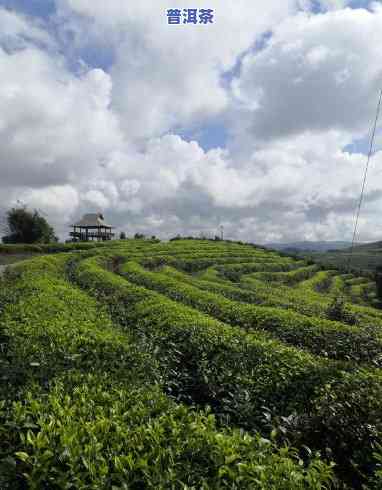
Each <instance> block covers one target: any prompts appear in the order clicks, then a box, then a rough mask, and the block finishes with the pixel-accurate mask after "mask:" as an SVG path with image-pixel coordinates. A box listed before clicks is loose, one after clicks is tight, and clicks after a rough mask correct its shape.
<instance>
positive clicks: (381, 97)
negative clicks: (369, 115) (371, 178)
mask: <svg viewBox="0 0 382 490" xmlns="http://www.w3.org/2000/svg"><path fill="white" fill-rule="evenodd" d="M381 99H382V89H381V91H380V92H379V99H378V105H377V111H376V114H375V120H374V125H373V129H372V133H371V139H370V148H369V154H368V156H367V162H366V167H365V172H364V175H363V181H362V188H361V195H360V198H359V202H358V206H357V211H356V215H355V223H354V231H353V239H352V242H351V248H350V255H349V261H348V272H349V271H350V265H351V261H352V258H353V250H354V243H355V239H356V235H357V229H358V221H359V215H360V213H361V206H362V201H363V195H364V192H365V185H366V179H367V173H368V170H369V164H370V159H371V155H372V153H373V146H374V138H375V131H376V129H377V122H378V118H379V112H380V109H381Z"/></svg>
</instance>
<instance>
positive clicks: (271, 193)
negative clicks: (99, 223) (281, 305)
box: [0, 0, 382, 242]
mask: <svg viewBox="0 0 382 490" xmlns="http://www.w3.org/2000/svg"><path fill="white" fill-rule="evenodd" d="M60 2H61V3H62V5H63V6H65V8H64V9H63V10H62V11H61V12H60V17H59V18H58V17H57V16H55V15H54V14H55V3H54V2H53V1H49V0H40V1H36V0H34V1H33V0H29V1H27V0H0V27H2V29H0V69H1V70H2V83H1V85H0V207H1V208H6V207H8V206H9V205H11V204H12V203H14V202H17V200H18V199H20V200H22V201H23V202H25V203H27V204H28V205H29V206H31V207H33V206H34V207H37V208H38V209H43V210H44V212H45V213H46V214H47V216H49V218H50V220H51V221H52V222H53V223H54V224H55V226H56V228H57V231H58V233H59V234H60V236H63V237H64V236H65V233H66V231H67V223H68V222H70V221H72V220H73V219H77V218H78V217H79V216H80V215H81V213H84V212H92V211H94V210H95V211H97V210H100V211H103V212H104V214H105V215H106V216H107V218H108V221H111V222H113V223H117V224H118V226H120V227H121V228H122V229H123V228H124V229H125V230H126V231H128V230H132V231H133V232H145V233H151V234H156V235H159V236H163V237H167V236H171V235H173V234H177V233H181V234H182V233H185V232H187V233H190V232H191V233H192V232H194V233H195V234H198V233H199V232H200V230H203V231H204V232H206V230H208V229H210V228H211V230H214V232H215V231H216V220H217V217H219V221H221V222H222V223H224V226H225V230H226V234H227V237H231V238H240V239H244V240H253V241H257V242H266V241H282V242H285V241H295V240H303V239H305V240H310V239H317V240H325V239H326V240H330V239H333V240H336V239H349V237H351V233H352V224H353V211H354V204H355V202H356V197H357V195H358V192H359V187H360V181H361V178H362V172H363V168H364V164H365V153H367V151H368V147H369V141H368V133H369V130H370V124H371V120H372V118H373V115H374V113H375V103H376V102H375V101H376V96H377V94H376V91H378V84H379V83H380V80H381V79H382V53H381V50H380V49H379V46H380V45H382V8H381V9H378V8H377V7H376V4H374V7H373V8H370V9H369V10H365V9H364V8H362V7H365V6H367V5H368V2H362V1H358V2H351V3H350V4H349V3H348V5H350V6H351V7H352V8H353V10H351V9H343V8H341V5H340V4H341V2H339V1H337V0H322V3H321V4H319V3H318V2H316V3H315V6H314V8H313V11H312V12H311V13H312V15H307V14H306V12H305V14H304V13H303V12H301V11H297V9H296V4H297V2H296V0H283V1H282V2H281V1H280V0H267V1H264V2H259V3H257V4H256V8H253V3H252V2H251V3H250V7H248V8H247V5H249V3H248V2H249V0H236V1H235V7H236V6H237V5H239V7H238V8H235V9H232V0H220V3H219V21H218V22H216V23H215V24H214V25H213V26H210V27H208V28H206V29H203V30H198V29H193V28H192V26H187V28H184V27H183V26H181V28H180V29H177V30H175V29H173V27H169V26H167V25H166V23H165V22H163V11H164V9H165V8H167V7H170V6H171V5H172V4H171V5H170V0H166V1H165V0H163V5H165V7H163V6H162V4H160V5H159V4H158V1H157V0H143V1H142V2H140V3H139V4H137V3H135V2H128V1H127V0H126V2H121V1H119V0H118V1H117V0H110V2H105V1H104V0H70V2H69V1H66V0H60ZM174 2H176V4H177V5H178V4H179V5H180V0H174ZM201 2H202V0H195V5H196V4H197V6H199V5H201ZM187 3H189V0H187ZM343 3H345V2H343ZM323 4H325V5H329V6H330V8H328V9H324V8H323V7H322V5H323ZM320 5H321V6H320ZM1 7H5V8H6V9H7V10H4V9H2V8H1ZM216 8H218V7H216ZM11 11H12V12H13V13H11ZM241 12H242V14H241ZM20 14H26V17H25V16H23V15H20ZM31 19H32V20H31ZM33 19H34V20H33ZM158 19H160V21H159V20H158ZM36 20H37V22H36ZM1 23H3V26H1ZM378 26H380V28H379V29H377V27H378ZM2 32H3V33H5V36H2ZM238 32H240V35H238V34H237V33H238ZM361 32H362V35H360V33H361ZM73 33H75V34H73ZM74 36H75V37H74ZM371 38H373V39H374V41H373V43H370V42H369V40H370V39H371ZM2 46H3V47H5V48H6V47H7V46H8V47H9V46H13V48H12V49H3V50H2V49H1V47H2ZM243 66H245V69H243ZM362 133H364V136H362ZM360 135H361V136H360ZM379 140H380V130H378V134H377V145H376V149H377V150H379ZM379 153H380V152H379V151H376V152H375V155H374V157H373V160H372V162H371V166H370V179H369V181H368V186H367V196H366V201H365V202H367V209H365V214H364V215H363V219H364V221H363V222H362V223H361V224H360V225H361V226H360V229H361V232H362V233H363V236H362V237H361V238H362V240H368V239H373V238H378V236H377V230H378V226H377V225H376V223H377V222H378V220H379V216H380V209H381V207H382V194H381V191H380V188H382V173H380V172H379V169H380V168H382V161H381V162H380V163H379V164H378V162H379V159H380V156H379ZM211 233H212V232H211Z"/></svg>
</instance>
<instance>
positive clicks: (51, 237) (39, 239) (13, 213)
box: [2, 206, 58, 243]
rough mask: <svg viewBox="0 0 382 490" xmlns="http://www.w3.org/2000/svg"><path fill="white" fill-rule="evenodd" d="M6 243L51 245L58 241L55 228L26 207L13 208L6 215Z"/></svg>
mask: <svg viewBox="0 0 382 490" xmlns="http://www.w3.org/2000/svg"><path fill="white" fill-rule="evenodd" d="M6 233H7V235H6V236H4V237H3V239H2V240H3V242H4V243H49V242H57V241H58V239H57V237H56V235H55V233H54V230H53V228H52V227H51V226H50V225H49V223H48V222H47V221H46V219H45V218H44V217H43V216H41V215H40V214H39V212H38V211H36V210H34V211H29V210H28V209H27V208H26V206H22V207H18V208H12V209H10V210H9V211H7V213H6Z"/></svg>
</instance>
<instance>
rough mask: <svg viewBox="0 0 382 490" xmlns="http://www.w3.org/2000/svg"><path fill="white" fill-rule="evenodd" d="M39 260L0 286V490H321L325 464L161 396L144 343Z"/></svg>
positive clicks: (48, 261) (60, 263)
mask: <svg viewBox="0 0 382 490" xmlns="http://www.w3.org/2000/svg"><path fill="white" fill-rule="evenodd" d="M69 259H71V260H73V257H70V256H66V257H65V258H62V257H60V258H58V257H54V256H53V257H49V258H38V259H34V260H33V261H28V262H25V263H24V264H20V265H18V266H16V267H15V268H14V269H13V271H12V272H11V273H9V274H8V275H7V277H6V279H5V280H4V281H3V282H2V283H1V285H2V286H3V287H2V290H1V299H0V301H1V316H0V332H1V346H2V350H1V358H0V360H1V374H2V381H3V382H4V383H5V384H4V385H2V386H1V391H0V393H1V401H0V487H1V489H2V490H7V489H9V490H11V489H12V490H16V489H20V490H21V489H24V488H30V489H32V490H40V489H42V488H75V489H78V490H85V489H93V490H99V489H114V490H115V489H124V488H152V489H166V488H179V489H181V488H193V487H197V488H236V489H240V488H251V489H252V488H255V489H256V488H257V489H259V490H261V489H263V488H264V489H269V490H270V489H273V488H286V489H289V490H293V489H295V488H297V489H298V488H300V489H301V490H302V489H305V488H309V489H317V490H318V489H323V488H326V487H327V486H329V485H330V483H331V481H332V470H331V468H330V467H329V465H327V464H325V463H324V462H322V461H321V460H319V459H318V458H317V457H316V456H314V457H313V458H311V460H310V461H309V462H304V461H303V460H301V457H300V456H299V455H298V453H297V452H296V451H293V450H290V449H288V448H287V447H283V448H281V449H279V448H277V447H276V446H275V444H274V443H273V442H271V441H270V440H266V439H263V438H261V437H260V436H259V435H252V436H250V435H249V434H247V433H243V432H242V431H238V430H231V429H228V428H217V426H216V422H215V418H214V417H213V416H212V415H211V414H210V413H208V411H206V410H202V411H200V410H199V411H196V410H195V409H192V408H188V407H186V406H184V405H182V404H179V403H175V402H174V401H172V400H171V399H169V398H168V397H166V396H165V395H164V394H163V393H162V392H161V389H160V386H161V372H162V369H159V370H158V367H157V364H156V361H155V356H154V355H152V354H151V351H150V349H151V345H150V344H149V343H145V342H144V340H143V339H142V338H139V339H137V338H135V337H136V336H134V335H131V333H130V332H129V331H127V330H121V329H120V328H118V327H116V325H115V324H114V323H113V322H112V321H111V318H110V316H109V315H108V313H107V312H106V311H103V309H102V308H100V305H99V304H98V303H97V302H96V301H95V300H94V299H92V298H91V297H89V296H88V295H87V294H85V293H84V292H82V291H81V290H79V289H78V288H76V287H74V286H72V285H70V284H69V283H68V282H67V281H66V280H65V278H64V268H65V265H66V262H67V261H68V260H69Z"/></svg>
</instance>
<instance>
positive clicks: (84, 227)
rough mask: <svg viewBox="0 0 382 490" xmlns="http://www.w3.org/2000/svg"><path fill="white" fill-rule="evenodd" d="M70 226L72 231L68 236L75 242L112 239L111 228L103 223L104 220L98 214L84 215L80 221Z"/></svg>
mask: <svg viewBox="0 0 382 490" xmlns="http://www.w3.org/2000/svg"><path fill="white" fill-rule="evenodd" d="M71 226H72V228H73V231H71V232H70V236H71V237H72V240H73V241H75V242H77V241H79V242H88V241H89V240H97V241H104V240H111V239H112V238H113V237H114V233H113V232H112V229H113V226H110V225H108V224H107V223H105V219H104V217H103V215H102V214H100V213H90V214H84V216H83V217H82V218H81V219H80V221H77V223H74V224H73V225H71Z"/></svg>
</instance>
